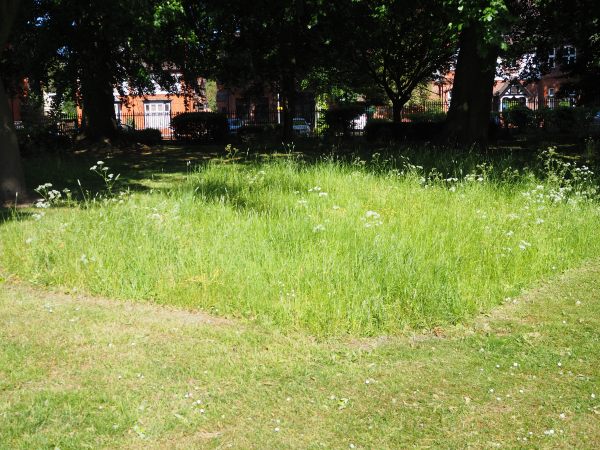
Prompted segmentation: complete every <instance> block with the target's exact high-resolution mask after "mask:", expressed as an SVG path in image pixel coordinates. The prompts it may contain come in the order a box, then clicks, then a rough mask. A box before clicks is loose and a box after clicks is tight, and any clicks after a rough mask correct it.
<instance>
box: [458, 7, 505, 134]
mask: <svg viewBox="0 0 600 450" xmlns="http://www.w3.org/2000/svg"><path fill="white" fill-rule="evenodd" d="M448 5H450V6H452V7H454V8H456V13H457V16H456V19H455V22H454V23H453V26H455V27H456V29H457V31H459V32H460V37H459V43H458V46H459V50H458V58H457V62H456V70H455V76H454V84H453V87H452V101H451V102H450V109H449V111H448V116H447V119H446V138H447V139H449V140H450V141H452V142H455V143H459V144H465V145H470V144H473V143H479V144H483V145H485V143H487V138H488V128H489V120H490V111H491V104H492V93H493V86H494V78H495V75H496V65H497V60H498V57H499V55H500V50H501V48H502V47H506V44H505V42H504V36H505V32H506V30H507V28H508V23H509V11H508V8H507V6H506V4H505V2H504V0H449V1H448Z"/></svg>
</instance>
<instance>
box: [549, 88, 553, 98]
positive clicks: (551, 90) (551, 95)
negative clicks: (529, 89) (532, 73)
mask: <svg viewBox="0 0 600 450" xmlns="http://www.w3.org/2000/svg"><path fill="white" fill-rule="evenodd" d="M548 97H554V88H548Z"/></svg>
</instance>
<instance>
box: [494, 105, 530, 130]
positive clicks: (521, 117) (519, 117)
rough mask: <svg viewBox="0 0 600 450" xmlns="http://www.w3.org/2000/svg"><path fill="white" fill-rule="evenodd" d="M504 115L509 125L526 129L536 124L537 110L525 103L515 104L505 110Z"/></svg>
mask: <svg viewBox="0 0 600 450" xmlns="http://www.w3.org/2000/svg"><path fill="white" fill-rule="evenodd" d="M502 116H503V118H504V120H505V123H506V124H507V125H509V126H511V125H512V126H513V127H515V128H518V129H519V131H524V130H525V129H527V128H533V127H534V126H535V124H536V120H535V112H534V111H533V110H531V109H529V108H528V107H527V106H525V105H514V106H510V107H509V108H508V109H506V110H504V111H503V113H502Z"/></svg>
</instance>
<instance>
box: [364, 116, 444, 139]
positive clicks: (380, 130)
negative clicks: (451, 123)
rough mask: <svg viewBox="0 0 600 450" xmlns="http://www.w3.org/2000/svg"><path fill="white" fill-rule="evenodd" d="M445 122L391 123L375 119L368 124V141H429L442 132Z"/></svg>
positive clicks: (366, 136)
mask: <svg viewBox="0 0 600 450" xmlns="http://www.w3.org/2000/svg"><path fill="white" fill-rule="evenodd" d="M443 126H444V123H443V122H391V121H389V120H381V119H375V120H370V121H368V122H367V125H366V127H365V138H366V139H367V141H371V142H373V141H378V140H382V141H390V140H395V141H399V140H417V141H429V140H432V139H433V138H435V137H437V136H439V135H440V134H441V132H442V129H443Z"/></svg>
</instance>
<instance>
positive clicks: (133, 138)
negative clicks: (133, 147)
mask: <svg viewBox="0 0 600 450" xmlns="http://www.w3.org/2000/svg"><path fill="white" fill-rule="evenodd" d="M119 137H120V138H121V140H123V141H125V142H127V143H131V144H145V145H157V144H160V142H161V141H162V134H161V132H160V130H156V129H154V128H146V129H143V130H133V129H132V130H123V131H122V132H121V134H120V136H119Z"/></svg>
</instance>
